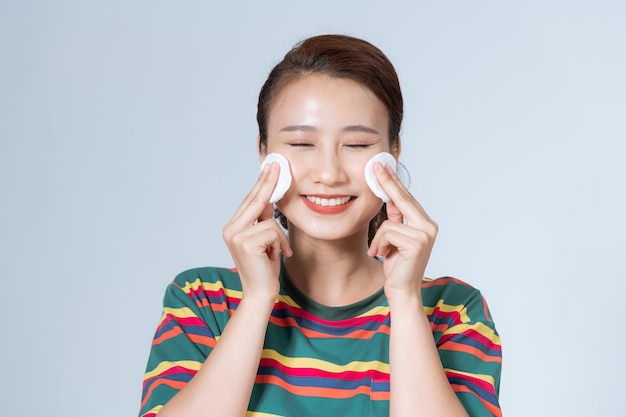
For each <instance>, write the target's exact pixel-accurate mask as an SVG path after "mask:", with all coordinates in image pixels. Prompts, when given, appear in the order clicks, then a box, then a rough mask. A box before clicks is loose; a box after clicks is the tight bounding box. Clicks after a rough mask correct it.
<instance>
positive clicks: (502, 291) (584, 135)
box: [0, 0, 626, 417]
mask: <svg viewBox="0 0 626 417" xmlns="http://www.w3.org/2000/svg"><path fill="white" fill-rule="evenodd" d="M625 22H626V5H625V3H624V2H623V1H621V0H616V1H608V0H596V1H576V0H569V1H564V0H563V1H550V0H548V1H545V0H544V1H532V0H531V1H517V2H513V1H495V0H494V1H487V0H485V1H470V0H458V1H457V0H450V1H440V2H435V1H406V2H402V1H387V2H382V1H367V0H360V1H334V0H333V1H329V0H318V1H316V2H300V1H293V0H290V1H286V0H280V1H279V0H266V1H232V2H226V1H220V2H217V1H178V2H174V1H161V0H152V1H119V0H108V1H99V2H95V1H82V0H81V1H79V0H76V1H70V0H57V1H49V2H46V1H28V0H21V1H10V0H0V279H1V286H0V318H1V320H2V324H1V327H0V328H1V331H0V361H1V362H0V416H3V417H12V416H40V415H46V416H70V417H73V416H84V415H90V416H133V415H136V414H137V413H138V410H139V402H140V393H141V382H142V376H143V372H144V369H145V364H146V361H147V356H148V352H149V348H150V342H151V338H152V334H153V332H154V330H155V327H156V325H157V322H158V320H159V317H160V314H161V301H162V296H163V292H164V290H165V287H166V285H167V284H168V283H169V282H170V281H171V280H172V279H173V278H174V276H175V275H176V274H177V273H179V272H181V271H183V270H185V269H188V268H192V267H197V266H205V265H213V266H226V267H230V266H233V263H232V260H231V258H230V255H229V253H228V251H227V249H226V247H225V245H224V243H223V241H222V237H221V232H222V228H223V225H224V224H225V223H226V222H227V221H228V220H229V219H230V217H231V216H232V214H233V213H234V211H235V209H236V207H237V206H238V205H239V203H240V201H241V200H242V199H243V197H244V196H245V194H246V193H247V192H248V190H249V189H250V187H251V186H252V184H253V183H254V181H255V179H256V176H257V172H258V157H257V154H256V135H257V127H256V122H255V116H256V100H257V95H258V92H259V89H260V87H261V85H262V83H263V81H264V80H265V77H266V76H267V74H268V73H269V71H270V69H271V68H272V66H273V65H275V64H276V63H277V62H278V61H279V60H280V59H281V58H282V56H283V55H284V54H285V53H286V52H287V50H288V49H289V48H290V47H291V46H292V45H293V44H294V43H296V42H297V41H299V40H301V39H303V38H305V37H308V36H311V35H316V34H321V33H342V34H349V35H354V36H358V37H362V38H365V39H367V40H369V41H371V42H372V43H374V44H375V45H377V46H378V47H380V48H381V49H382V50H383V51H384V52H385V53H386V54H387V55H388V56H389V58H390V59H391V60H392V62H393V63H394V64H395V66H396V68H397V71H398V73H399V76H400V81H401V83H402V87H403V91H404V95H405V102H406V106H405V122H404V125H403V130H402V138H403V153H402V156H401V161H402V162H403V164H404V165H405V166H406V167H407V169H408V171H409V173H410V175H411V183H410V189H411V191H412V192H413V193H414V195H415V196H416V197H417V198H418V199H419V200H420V202H421V203H422V204H423V206H424V207H425V208H426V210H427V211H428V212H429V214H430V215H431V216H432V217H433V218H434V219H435V220H436V221H437V222H438V223H439V225H440V228H441V232H440V235H439V237H438V241H437V244H436V246H435V250H434V253H433V255H432V258H431V261H430V264H429V267H428V271H427V272H428V275H429V276H431V277H436V276H442V275H453V276H456V277H459V278H461V279H463V280H465V281H467V282H469V283H471V284H472V285H474V286H476V287H478V288H479V289H480V290H481V291H482V292H483V294H484V296H485V297H486V299H487V301H488V302H489V305H490V307H491V311H492V313H493V316H494V318H495V321H496V325H497V327H498V330H499V332H500V335H501V338H502V341H503V345H504V368H503V374H502V386H501V403H502V407H503V410H504V413H505V415H506V416H508V417H521V416H524V417H526V416H623V415H624V413H625V412H624V411H623V410H622V395H623V392H624V389H625V388H626V386H625V382H624V374H625V373H626V362H625V359H624V353H625V352H626V342H625V337H624V332H625V331H626V326H625V325H624V322H622V319H623V316H624V307H623V305H622V303H623V300H624V299H625V296H624V291H625V290H626V286H625V284H624V280H625V279H626V266H625V259H626V258H625V256H624V252H625V249H626V239H625V236H626V222H625V220H624V214H625V213H626V169H625V167H624V165H625V164H624V160H625V159H626V158H625V156H624V154H625V152H626V147H625V141H626V82H625V74H626V52H625V51H626V46H625V45H626V24H625Z"/></svg>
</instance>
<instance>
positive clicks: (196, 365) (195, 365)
mask: <svg viewBox="0 0 626 417" xmlns="http://www.w3.org/2000/svg"><path fill="white" fill-rule="evenodd" d="M175 366H180V367H181V368H185V369H191V370H193V371H197V370H198V369H200V367H201V366H202V362H197V361H176V362H170V361H163V362H161V363H159V364H158V365H157V367H156V368H154V369H153V370H151V371H149V372H146V374H145V375H144V379H148V378H152V377H153V376H155V375H159V374H161V373H163V372H165V371H167V370H168V369H171V368H173V367H175Z"/></svg>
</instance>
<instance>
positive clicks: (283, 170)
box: [261, 153, 291, 204]
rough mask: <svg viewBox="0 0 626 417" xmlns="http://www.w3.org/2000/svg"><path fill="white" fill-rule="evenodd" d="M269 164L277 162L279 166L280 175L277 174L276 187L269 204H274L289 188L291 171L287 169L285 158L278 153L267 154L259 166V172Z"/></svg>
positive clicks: (287, 162)
mask: <svg viewBox="0 0 626 417" xmlns="http://www.w3.org/2000/svg"><path fill="white" fill-rule="evenodd" d="M271 162H278V165H280V173H279V174H278V181H277V182H276V186H275V187H274V191H273V192H272V195H271V196H270V203H272V204H273V203H275V202H277V201H278V200H280V199H281V198H283V196H284V195H285V193H286V192H287V190H288V189H289V187H290V186H291V170H290V169H289V161H288V160H287V158H285V157H284V156H282V155H281V154H279V153H270V154H268V155H267V156H266V157H265V159H264V160H263V163H262V164H261V170H263V167H264V166H265V165H267V164H269V163H271Z"/></svg>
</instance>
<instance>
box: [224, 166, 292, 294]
mask: <svg viewBox="0 0 626 417" xmlns="http://www.w3.org/2000/svg"><path fill="white" fill-rule="evenodd" d="M279 171H280V166H279V165H278V164H277V163H275V162H274V163H271V164H268V165H266V166H265V167H264V169H263V170H262V172H261V175H259V179H258V180H257V182H256V184H254V187H252V190H251V191H250V193H249V194H248V195H247V196H246V198H245V199H244V200H243V202H242V203H241V205H240V206H239V208H238V209H237V211H236V212H235V215H234V216H233V218H232V219H231V220H230V221H229V222H228V224H226V226H225V227H224V232H223V236H224V241H225V242H226V245H227V246H228V250H229V251H230V253H231V255H232V257H233V260H234V261H235V265H236V267H237V270H238V272H239V276H240V278H241V286H242V290H243V297H247V298H249V297H262V298H266V297H267V298H266V299H271V301H272V302H273V301H274V300H275V299H276V297H277V296H278V293H279V290H280V283H279V281H278V275H279V273H280V253H281V252H282V253H283V255H284V256H288V257H289V256H291V255H292V250H291V247H290V246H289V240H288V239H287V236H286V235H285V233H284V232H283V230H282V229H281V228H280V226H279V225H278V223H276V222H275V221H274V219H273V218H272V217H273V207H272V204H270V203H269V198H270V195H271V194H272V191H273V190H274V186H275V185H276V182H277V180H278V173H279Z"/></svg>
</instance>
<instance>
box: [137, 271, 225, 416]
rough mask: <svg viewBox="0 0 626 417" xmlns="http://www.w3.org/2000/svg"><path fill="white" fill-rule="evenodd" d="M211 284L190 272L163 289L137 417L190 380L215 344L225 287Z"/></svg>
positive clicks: (154, 409) (151, 410) (222, 315)
mask: <svg viewBox="0 0 626 417" xmlns="http://www.w3.org/2000/svg"><path fill="white" fill-rule="evenodd" d="M216 287H221V285H220V284H219V283H217V284H216V283H207V282H204V281H203V280H202V279H201V277H200V276H199V275H198V274H194V273H193V271H188V272H186V273H183V274H181V275H179V276H178V277H177V278H176V280H175V281H174V282H172V283H171V284H170V285H169V286H168V287H167V289H166V292H165V296H164V298H163V313H162V315H161V319H160V320H159V324H158V326H157V329H156V332H155V334H154V338H153V340H152V347H151V349H150V355H149V358H148V364H147V366H146V373H145V375H144V379H143V387H142V395H141V409H140V413H139V415H140V416H141V417H153V416H155V415H156V414H157V413H158V412H159V411H160V410H161V408H162V407H163V405H164V404H165V403H167V402H168V401H169V400H170V399H171V398H172V397H173V396H174V395H175V394H176V393H177V392H178V391H179V390H180V389H182V388H183V387H184V386H185V385H186V384H187V383H188V382H189V381H190V380H191V378H192V377H193V376H194V375H195V374H196V372H197V371H198V370H199V369H200V367H201V366H202V364H203V363H204V361H205V360H206V358H207V357H208V355H209V354H210V352H211V351H212V349H213V347H214V346H215V343H216V340H217V339H218V338H219V335H220V334H221V330H222V329H223V328H224V327H225V324H226V321H227V318H228V316H229V314H228V308H227V307H223V305H224V304H225V303H223V302H222V301H224V300H225V296H224V291H223V289H222V290H221V291H220V289H219V288H218V289H216ZM214 304H217V308H216V310H217V311H214V309H213V307H214ZM220 306H222V307H221V308H220Z"/></svg>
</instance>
